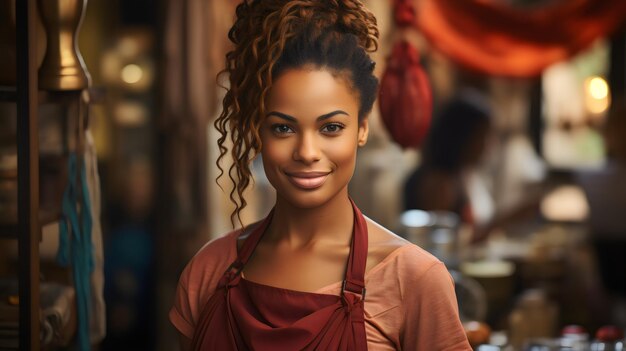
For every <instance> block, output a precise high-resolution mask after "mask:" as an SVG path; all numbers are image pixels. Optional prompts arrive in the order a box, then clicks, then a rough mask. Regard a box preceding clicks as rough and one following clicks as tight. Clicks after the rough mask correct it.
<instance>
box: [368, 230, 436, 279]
mask: <svg viewBox="0 0 626 351" xmlns="http://www.w3.org/2000/svg"><path fill="white" fill-rule="evenodd" d="M367 222H368V234H369V235H368V237H369V254H368V261H371V262H369V263H368V266H370V264H371V266H370V267H369V268H371V269H376V268H383V267H384V266H391V267H394V268H395V269H398V268H402V269H408V270H410V271H411V272H412V273H414V274H415V273H419V272H423V271H426V270H428V269H429V268H431V267H432V266H433V265H436V264H439V263H441V262H440V261H439V260H438V259H437V258H436V257H434V256H433V255H432V254H430V253H429V252H428V251H426V250H424V249H422V248H420V247H419V246H417V245H415V244H413V243H411V242H409V241H408V240H406V239H404V238H402V237H400V236H398V235H397V234H395V233H393V232H391V231H390V230H388V229H386V228H385V227H383V226H381V225H380V224H378V223H376V222H374V221H372V220H371V219H369V218H368V219H367ZM372 273H373V272H372Z"/></svg>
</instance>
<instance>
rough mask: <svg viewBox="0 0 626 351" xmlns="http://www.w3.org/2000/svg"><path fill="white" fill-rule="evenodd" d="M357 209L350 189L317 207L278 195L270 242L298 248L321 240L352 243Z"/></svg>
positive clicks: (269, 234) (269, 235)
mask: <svg viewBox="0 0 626 351" xmlns="http://www.w3.org/2000/svg"><path fill="white" fill-rule="evenodd" d="M353 212H354V211H353V209H352V204H351V203H350V199H349V197H348V194H347V191H345V192H341V193H340V194H337V196H335V197H333V198H332V199H330V200H329V201H328V202H326V203H324V204H323V205H321V206H318V207H314V208H299V207H295V206H293V205H292V204H290V203H289V202H288V201H286V200H285V199H283V198H280V197H277V200H276V207H275V210H274V219H273V220H272V223H271V224H270V227H269V228H268V232H267V234H266V240H267V241H266V242H267V243H273V244H276V245H285V246H288V247H290V248H294V249H297V248H304V247H307V246H309V247H310V246H312V245H316V244H319V243H320V242H324V243H331V244H333V243H337V244H341V245H343V244H349V243H350V240H351V238H352V228H353V226H354V213H353Z"/></svg>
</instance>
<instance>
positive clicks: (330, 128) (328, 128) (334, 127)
mask: <svg viewBox="0 0 626 351" xmlns="http://www.w3.org/2000/svg"><path fill="white" fill-rule="evenodd" d="M343 128H344V127H343V125H341V124H338V123H330V124H327V125H325V126H324V127H323V128H322V132H324V133H338V132H340V131H341V130H342V129H343Z"/></svg>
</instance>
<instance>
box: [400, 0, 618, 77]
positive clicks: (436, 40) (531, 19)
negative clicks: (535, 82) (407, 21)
mask: <svg viewBox="0 0 626 351" xmlns="http://www.w3.org/2000/svg"><path fill="white" fill-rule="evenodd" d="M411 1H413V2H414V4H415V5H416V8H417V18H416V21H415V26H416V27H417V28H418V29H419V30H420V31H421V32H422V33H423V35H424V36H425V37H426V38H427V39H428V41H429V42H430V43H431V44H432V45H433V46H434V47H435V48H436V49H438V50H439V51H441V52H442V53H443V54H445V55H447V56H448V57H450V58H451V59H452V60H454V61H455V62H457V63H458V64H460V65H462V66H465V67H467V68H470V69H474V70H477V71H479V72H482V73H486V74H491V75H501V76H510V77H532V76H536V75H539V74H540V73H541V71H542V70H543V69H544V68H546V67H548V66H549V65H551V64H554V63H556V62H559V61H563V60H566V59H568V58H569V57H571V56H573V55H575V54H577V53H578V52H580V51H581V50H584V49H585V48H587V47H589V45H590V44H592V43H593V42H594V41H595V40H596V39H598V38H602V37H606V36H609V35H611V33H613V32H614V31H616V30H619V29H620V28H622V27H623V25H624V21H625V20H626V1H624V0H602V1H598V0H561V1H556V2H554V4H552V5H546V6H543V7H538V8H534V9H519V8H513V7H511V6H510V5H506V4H503V2H502V1H486V0H454V1H441V0H411Z"/></svg>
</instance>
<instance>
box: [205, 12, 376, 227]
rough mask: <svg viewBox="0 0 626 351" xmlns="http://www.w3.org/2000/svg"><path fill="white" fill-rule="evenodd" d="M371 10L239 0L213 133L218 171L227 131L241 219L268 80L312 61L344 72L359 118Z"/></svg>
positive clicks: (369, 76) (365, 97)
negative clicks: (355, 98)
mask: <svg viewBox="0 0 626 351" xmlns="http://www.w3.org/2000/svg"><path fill="white" fill-rule="evenodd" d="M378 36H379V32H378V29H377V24H376V18H375V17H374V15H373V14H372V13H371V12H370V11H369V10H367V9H366V8H365V7H364V6H363V4H362V3H361V2H360V1H359V0H243V2H242V3H241V4H240V5H238V6H237V9H236V19H235V23H234V25H233V26H232V28H231V29H230V31H229V33H228V37H229V39H230V40H231V41H232V42H233V44H234V48H233V50H232V51H230V52H228V53H227V54H226V66H225V69H224V70H223V71H221V72H220V75H222V74H228V78H229V82H230V85H229V87H228V88H226V90H227V91H226V95H225V97H224V99H223V101H222V108H223V109H222V112H221V114H220V116H219V117H218V118H217V120H216V121H215V127H216V129H217V130H218V131H219V133H220V134H221V136H220V138H219V139H218V141H217V144H218V147H219V151H220V156H219V157H218V159H217V166H218V168H219V170H220V173H219V175H218V177H217V180H216V181H218V180H219V179H220V178H221V177H222V176H223V175H224V173H225V172H224V169H223V168H222V166H221V164H220V163H221V161H222V159H223V158H224V157H225V156H226V155H227V154H228V147H227V146H226V142H227V140H228V138H229V137H230V141H231V142H232V148H231V150H230V153H231V156H232V158H233V164H232V165H231V166H230V168H229V170H228V176H229V178H230V180H231V181H232V183H233V185H234V187H233V189H232V190H231V192H230V200H231V201H232V202H233V203H234V205H235V207H236V208H235V210H234V211H233V213H232V214H231V222H232V224H233V226H234V224H235V217H236V218H238V220H239V223H240V224H242V225H243V223H242V221H241V211H242V210H243V209H244V208H245V207H246V205H247V202H246V200H245V198H244V196H243V193H244V191H245V190H246V188H247V187H248V186H249V185H250V182H251V179H252V174H251V171H250V162H251V161H252V160H253V159H254V158H255V157H256V156H257V155H258V154H259V153H260V151H261V138H260V135H259V128H260V125H261V122H262V120H263V118H264V116H265V114H266V110H265V101H266V97H267V95H268V92H269V90H270V89H271V87H272V82H273V80H276V79H277V78H278V76H279V75H280V74H281V73H282V72H284V71H285V70H288V69H293V68H300V67H303V66H305V65H312V66H314V67H316V68H323V69H328V70H330V71H331V73H333V74H344V75H345V74H347V76H348V78H349V80H348V81H349V82H350V83H351V87H352V88H353V89H354V90H355V92H357V93H358V97H359V119H362V118H364V117H365V116H366V115H367V114H368V113H369V112H370V111H371V109H372V105H373V103H374V100H375V96H376V90H377V86H378V80H377V79H376V77H375V76H374V75H373V70H374V62H373V61H372V60H371V59H370V57H369V55H368V52H373V51H375V50H377V48H378Z"/></svg>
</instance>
